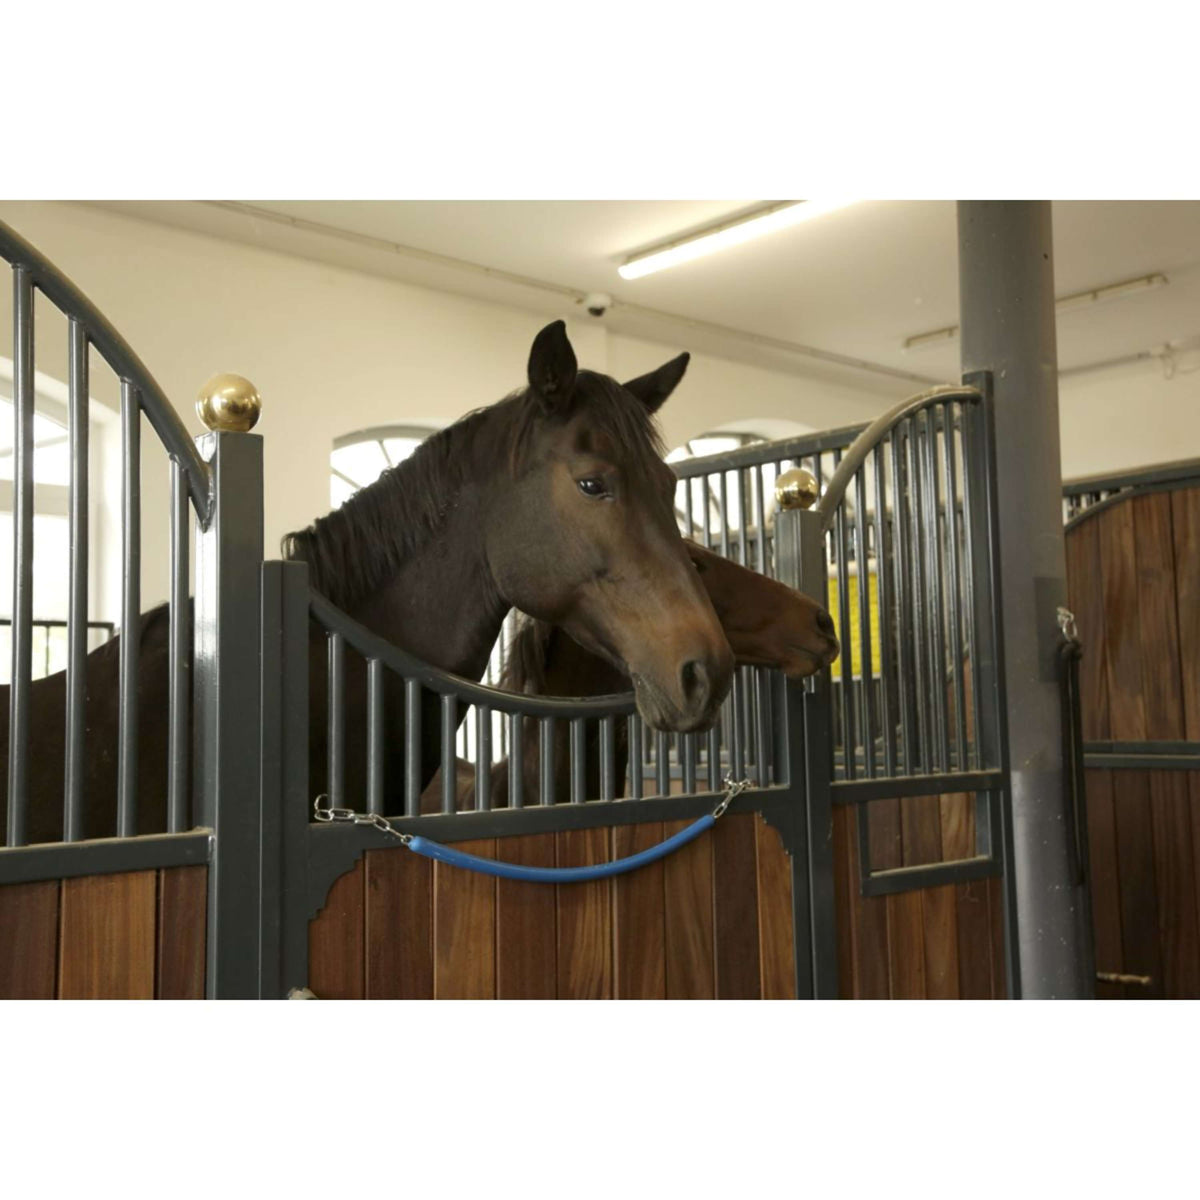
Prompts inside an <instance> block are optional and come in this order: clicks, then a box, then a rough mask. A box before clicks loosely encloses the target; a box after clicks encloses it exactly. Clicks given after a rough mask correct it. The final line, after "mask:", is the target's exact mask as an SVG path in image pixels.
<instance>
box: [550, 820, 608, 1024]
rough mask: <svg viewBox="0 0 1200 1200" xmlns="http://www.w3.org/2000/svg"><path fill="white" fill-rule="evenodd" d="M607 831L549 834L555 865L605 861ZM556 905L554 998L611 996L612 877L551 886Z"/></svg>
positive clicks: (574, 865) (587, 998) (575, 865)
mask: <svg viewBox="0 0 1200 1200" xmlns="http://www.w3.org/2000/svg"><path fill="white" fill-rule="evenodd" d="M610 834H611V830H608V829H573V830H567V831H564V832H563V833H558V834H555V835H554V836H555V843H556V855H557V861H558V865H559V866H560V867H586V866H590V865H592V864H593V863H602V862H608V861H609V859H610V853H609V847H610V845H611V838H610ZM554 888H555V891H556V892H557V898H556V899H557V904H558V998H559V999H560V1000H611V999H612V996H613V965H612V957H613V956H612V951H613V945H612V940H613V939H612V880H610V879H598V880H594V881H593V882H591V883H559V884H555V885H554Z"/></svg>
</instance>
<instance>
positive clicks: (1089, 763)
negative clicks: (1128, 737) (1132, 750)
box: [1083, 749, 1200, 771]
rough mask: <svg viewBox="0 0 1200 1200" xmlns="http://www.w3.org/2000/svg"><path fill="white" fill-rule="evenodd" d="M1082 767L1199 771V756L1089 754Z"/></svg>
mask: <svg viewBox="0 0 1200 1200" xmlns="http://www.w3.org/2000/svg"><path fill="white" fill-rule="evenodd" d="M1083 765H1084V766H1085V767H1087V768H1089V769H1100V770H1110V771H1200V754H1159V753H1155V754H1106V753H1098V754H1090V753H1087V751H1086V749H1085V752H1084V755H1083Z"/></svg>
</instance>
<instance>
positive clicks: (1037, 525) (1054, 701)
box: [958, 200, 1094, 999]
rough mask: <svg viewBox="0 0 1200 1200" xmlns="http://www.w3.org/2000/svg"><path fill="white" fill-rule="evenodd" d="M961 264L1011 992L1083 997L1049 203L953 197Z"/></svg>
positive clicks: (1089, 986) (1082, 911)
mask: <svg viewBox="0 0 1200 1200" xmlns="http://www.w3.org/2000/svg"><path fill="white" fill-rule="evenodd" d="M958 264H959V266H958V269H959V289H960V292H959V303H960V310H961V328H962V369H963V373H964V375H965V374H967V373H969V372H972V371H981V370H987V371H991V372H992V378H993V380H994V396H995V404H994V414H995V453H996V495H997V498H998V513H999V521H998V524H999V542H1000V562H999V580H1000V587H1001V589H1002V591H1001V600H1000V604H1001V615H1002V622H1003V642H1004V651H1003V661H1004V674H1005V684H1006V693H1007V699H1006V707H1007V713H1006V717H1007V730H1008V739H1007V741H1008V758H1009V764H1010V769H1011V778H1012V793H1011V804H1012V812H1011V824H1010V825H1008V829H1007V836H1006V838H1005V842H1006V847H1005V848H1006V856H1005V857H1006V873H1007V874H1008V877H1009V891H1008V895H1009V901H1010V902H1009V904H1008V905H1007V912H1006V916H1007V918H1008V920H1007V922H1006V924H1007V939H1008V942H1009V949H1010V954H1009V972H1010V980H1009V984H1010V994H1011V995H1014V996H1021V997H1025V998H1030V999H1033V998H1050V997H1059V998H1065V997H1074V998H1079V997H1090V996H1092V995H1093V991H1094V988H1093V981H1092V979H1091V977H1090V967H1089V965H1088V964H1089V962H1090V957H1091V956H1090V953H1089V945H1090V938H1091V931H1090V929H1089V928H1088V921H1087V912H1088V909H1087V904H1086V895H1085V890H1084V885H1081V884H1079V883H1078V882H1077V880H1076V878H1075V874H1074V867H1073V861H1072V851H1071V828H1070V818H1069V812H1068V801H1067V797H1066V795H1065V793H1064V782H1065V777H1064V773H1063V761H1062V729H1061V723H1062V722H1061V716H1060V709H1059V705H1060V700H1059V691H1058V674H1057V664H1056V644H1057V624H1056V611H1055V610H1056V608H1057V606H1058V605H1060V604H1065V603H1066V595H1067V586H1066V555H1065V551H1064V546H1063V528H1062V466H1061V457H1060V453H1059V430H1058V376H1057V356H1056V347H1055V329H1054V260H1053V255H1052V245H1051V231H1050V204H1049V202H1048V201H1019V202H1014V201H975V200H968V201H961V202H960V203H959V205H958ZM1006 824H1008V823H1007V822H1006ZM1014 916H1015V929H1014V927H1013V925H1014V922H1013V918H1014ZM1014 976H1015V977H1014Z"/></svg>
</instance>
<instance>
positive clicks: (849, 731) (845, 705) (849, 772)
mask: <svg viewBox="0 0 1200 1200" xmlns="http://www.w3.org/2000/svg"><path fill="white" fill-rule="evenodd" d="M841 459H842V452H841V451H840V450H838V451H835V452H834V462H835V463H838V464H840V463H841ZM834 527H835V529H836V533H835V538H836V543H835V544H836V558H837V589H838V628H839V631H840V632H841V635H842V653H841V656H840V659H839V666H840V673H841V680H840V682H841V688H840V693H841V694H840V696H839V701H840V702H839V705H838V708H839V711H840V712H841V716H842V747H843V749H844V751H845V754H844V762H845V771H846V778H847V779H853V778H854V770H855V754H854V748H855V747H856V746H857V744H858V742H857V740H856V738H855V734H854V714H853V707H852V705H851V698H852V696H853V691H852V689H853V687H854V649H853V642H852V640H851V634H850V571H849V564H848V563H847V561H846V559H847V558H848V557H849V553H850V551H849V547H848V543H847V539H846V511H845V505H841V504H839V505H838V507H837V511H836V514H835V526H834Z"/></svg>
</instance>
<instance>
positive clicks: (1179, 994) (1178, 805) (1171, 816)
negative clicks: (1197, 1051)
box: [1150, 771, 1200, 1000]
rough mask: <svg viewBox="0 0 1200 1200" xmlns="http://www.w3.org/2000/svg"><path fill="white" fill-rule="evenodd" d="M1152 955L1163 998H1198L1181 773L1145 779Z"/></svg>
mask: <svg viewBox="0 0 1200 1200" xmlns="http://www.w3.org/2000/svg"><path fill="white" fill-rule="evenodd" d="M1150 808H1151V824H1152V828H1153V837H1154V876H1155V891H1156V894H1157V901H1158V949H1159V958H1160V960H1161V962H1162V972H1163V980H1162V991H1163V995H1165V996H1168V997H1170V998H1171V999H1174V1000H1195V999H1197V998H1200V932H1198V930H1197V921H1196V894H1197V892H1196V888H1197V880H1196V863H1195V860H1194V858H1193V853H1194V851H1193V845H1192V815H1191V813H1190V811H1189V809H1190V802H1189V798H1188V780H1187V776H1186V775H1185V774H1184V772H1182V771H1154V772H1152V773H1151V774H1150Z"/></svg>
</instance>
